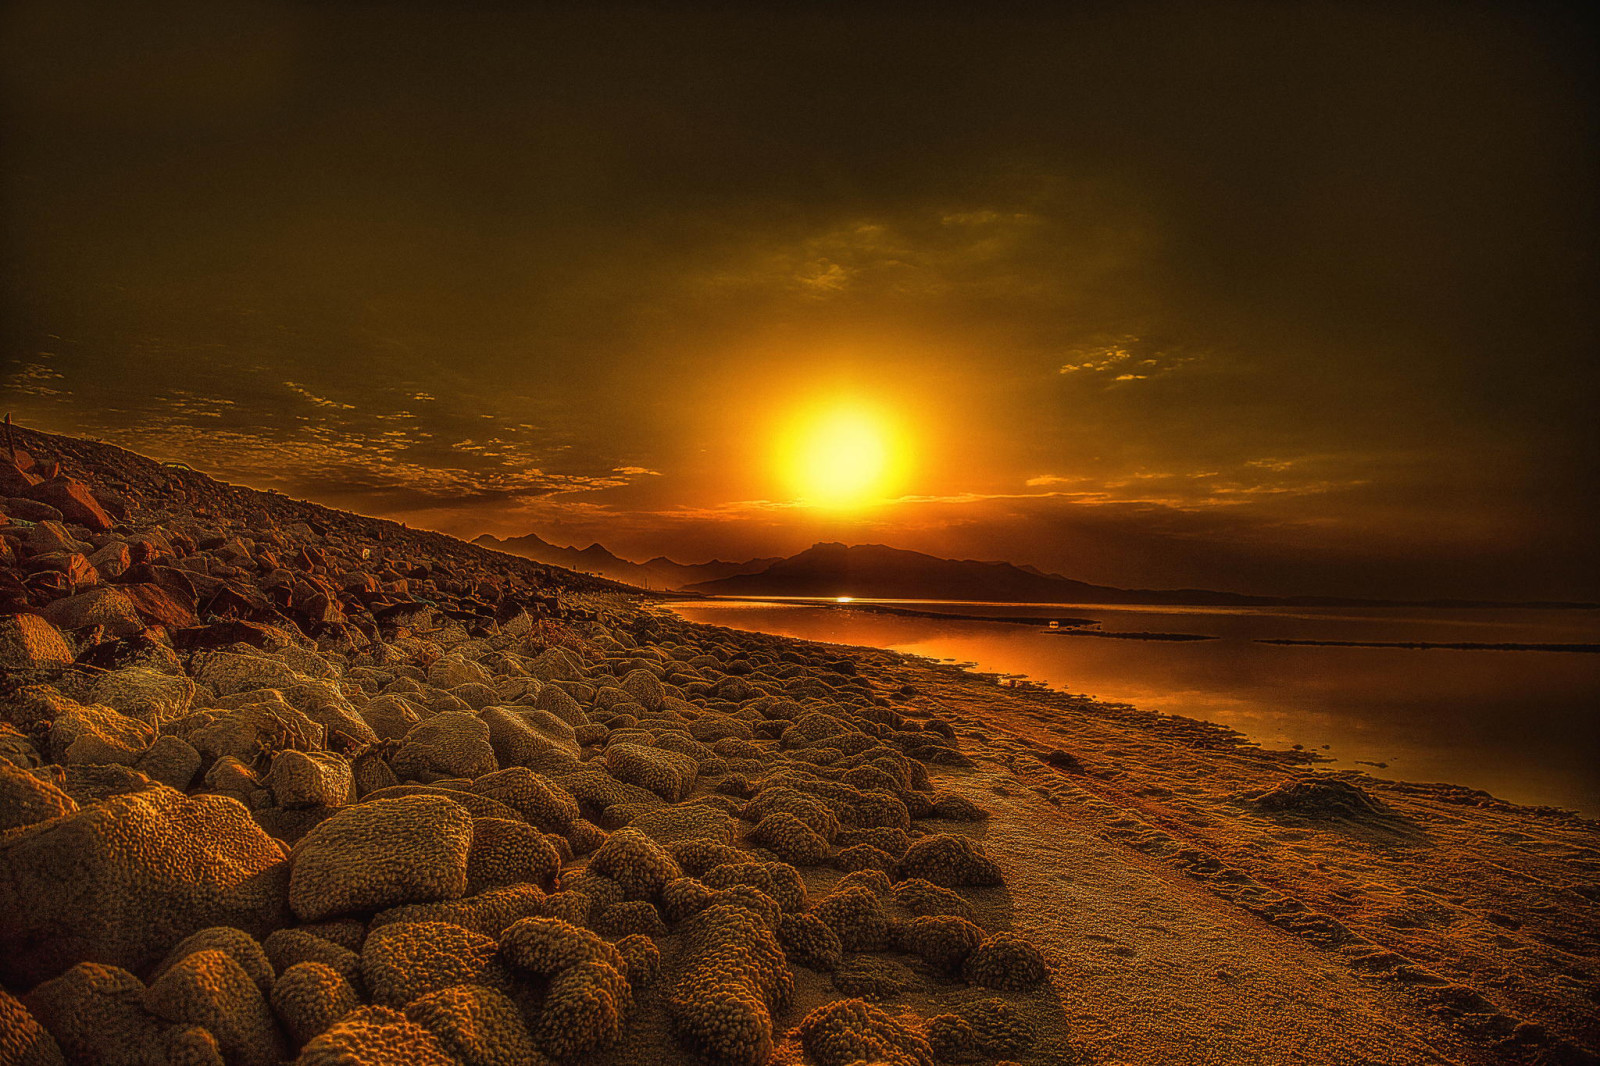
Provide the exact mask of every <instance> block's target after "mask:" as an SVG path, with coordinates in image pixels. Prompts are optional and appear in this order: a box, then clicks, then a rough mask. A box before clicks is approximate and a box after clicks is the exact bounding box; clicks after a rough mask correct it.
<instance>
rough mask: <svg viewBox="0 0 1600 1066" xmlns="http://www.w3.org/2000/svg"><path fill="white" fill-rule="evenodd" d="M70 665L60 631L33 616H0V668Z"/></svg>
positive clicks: (69, 651)
mask: <svg viewBox="0 0 1600 1066" xmlns="http://www.w3.org/2000/svg"><path fill="white" fill-rule="evenodd" d="M70 662H72V649H71V648H69V647H67V642H66V640H65V639H64V638H63V637H62V636H61V631H60V630H59V629H57V628H56V627H55V626H54V625H52V624H51V623H49V622H48V621H46V620H45V619H43V618H41V617H39V616H38V615H36V614H7V615H0V669H4V670H32V669H37V668H38V667H41V666H51V665H65V664H67V663H70Z"/></svg>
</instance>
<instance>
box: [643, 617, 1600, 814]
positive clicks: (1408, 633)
mask: <svg viewBox="0 0 1600 1066" xmlns="http://www.w3.org/2000/svg"><path fill="white" fill-rule="evenodd" d="M914 606H915V607H916V608H917V609H919V610H923V609H927V610H934V611H940V610H942V611H955V610H961V609H965V610H968V611H977V612H978V613H982V614H985V615H993V616H998V615H1000V614H1001V613H1002V612H1001V611H999V610H997V609H996V608H1000V607H1003V608H1006V609H1008V610H1010V611H1015V612H1018V613H1026V614H1029V615H1030V616H1032V617H1037V618H1049V617H1051V616H1052V614H1051V612H1055V613H1056V614H1068V613H1071V614H1073V615H1075V616H1082V617H1091V618H1095V619H1097V620H1099V621H1101V623H1102V625H1103V628H1105V629H1108V630H1124V631H1164V632H1187V633H1204V634H1207V635H1211V636H1215V637H1217V638H1219V639H1216V640H1208V641H1196V642H1184V643H1163V642H1151V641H1132V640H1106V639H1092V638H1085V637H1075V636H1071V635H1068V634H1064V633H1059V632H1051V631H1050V630H1048V629H1046V628H1043V627H1031V626H1017V625H1010V624H1007V623H1004V622H983V621H975V620H972V619H969V618H959V617H955V616H952V617H950V618H926V617H907V616H901V615H891V614H880V613H873V612H868V611H861V610H852V609H840V608H832V607H830V608H824V607H817V606H808V605H804V604H800V603H787V604H775V603H743V602H733V601H717V602H706V603H700V602H697V603H680V604H675V605H674V610H676V611H678V613H680V614H681V615H683V616H684V617H685V618H688V619H690V620H691V621H697V622H709V623H712V624H715V625H724V626H730V627H734V628H739V629H750V630H755V631H759V632H764V633H774V634H780V635H785V636H794V637H801V638H804V639H807V640H822V641H831V642H836V643H843V644H861V645H870V646H874V647H883V648H892V649H894V650H896V651H904V652H912V653H915V654H919V655H929V656H934V657H936V658H947V659H953V660H956V661H960V662H973V663H976V664H977V665H978V668H979V669H982V670H987V671H993V672H997V673H1008V674H1018V675H1022V676H1025V677H1028V678H1031V679H1033V680H1036V681H1040V682H1043V683H1045V684H1048V685H1051V686H1052V687H1055V688H1059V689H1064V690H1067V691H1071V692H1081V693H1086V694H1088V695H1092V696H1096V697H1098V698H1100V699H1105V700H1113V701H1119V702H1124V703H1131V704H1134V705H1136V706H1139V707H1143V708H1146V709H1148V710H1156V711H1164V712H1167V713H1171V714H1183V715H1188V716H1191V717H1195V718H1203V719H1207V720H1209V721H1214V722H1219V723H1221V724H1223V725H1227V726H1231V727H1232V728H1234V729H1237V730H1239V731H1240V732H1242V733H1245V734H1247V735H1249V736H1251V737H1252V738H1254V739H1256V740H1259V741H1262V742H1263V743H1266V744H1269V745H1273V746H1283V747H1287V746H1289V745H1292V744H1302V745H1304V746H1305V747H1307V748H1311V749H1315V750H1322V749H1323V748H1324V746H1326V749H1327V750H1326V752H1325V754H1327V755H1330V756H1332V757H1333V760H1334V761H1333V762H1331V763H1329V764H1328V765H1331V766H1342V767H1354V768H1359V769H1365V770H1368V771H1369V772H1371V773H1374V774H1377V775H1379V776H1387V777H1393V778H1398V779H1402V780H1412V781H1450V782H1454V783H1457V784H1463V785H1470V786H1472V787H1474V788H1482V789H1487V790H1488V791H1490V792H1492V793H1494V794H1495V795H1497V796H1501V797H1503V798H1506V799H1510V800H1515V801H1517V802H1521V803H1543V804H1553V805H1557V806H1565V807H1572V808H1575V809H1578V810H1581V811H1584V812H1585V813H1587V814H1590V815H1600V774H1597V773H1596V770H1595V766H1596V764H1597V762H1600V760H1597V758H1596V756H1597V755H1600V655H1583V654H1570V653H1559V652H1504V651H1444V650H1438V651H1417V650H1409V649H1396V648H1338V647H1283V646H1276V645H1267V644H1258V643H1254V641H1255V640H1256V639H1257V638H1276V637H1290V638H1315V639H1331V640H1426V641H1465V640H1470V641H1479V642H1500V641H1517V642H1546V643H1580V642H1595V641H1596V640H1597V634H1596V630H1597V628H1600V627H1597V625H1596V619H1595V615H1594V614H1593V613H1592V612H1577V611H1534V610H1519V611H1492V612H1491V611H1469V612H1451V611H1419V610H1413V609H1406V608H1396V609H1393V610H1391V611H1387V612H1386V611H1383V610H1379V609H1361V610H1355V611H1345V610H1333V609H1321V608H1319V609H1311V610H1308V609H1295V610H1294V611H1292V612H1288V613H1284V614H1274V613H1272V612H1271V611H1267V610H1262V609H1244V610H1238V609H1228V608H1224V609H1217V608H1165V607H1163V608H1129V607H1106V606H1103V605H1082V604H1079V605H1069V606H1070V607H1071V608H1072V610H1071V611H1070V612H1068V611H1066V610H1064V609H1063V607H1061V606H1050V607H1040V606H1038V605H1031V604H1030V605H992V604H991V605H984V606H982V607H981V608H977V607H975V606H974V605H971V604H962V605H949V604H944V605H940V604H929V603H918V604H915V605H914ZM1365 763H1384V764H1386V766H1385V767H1384V768H1375V767H1371V766H1368V765H1364V764H1365Z"/></svg>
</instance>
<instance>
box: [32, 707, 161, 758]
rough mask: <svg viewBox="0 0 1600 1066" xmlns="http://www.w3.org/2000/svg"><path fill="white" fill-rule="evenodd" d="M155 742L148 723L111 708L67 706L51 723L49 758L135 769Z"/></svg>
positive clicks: (153, 733)
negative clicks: (142, 756)
mask: <svg viewBox="0 0 1600 1066" xmlns="http://www.w3.org/2000/svg"><path fill="white" fill-rule="evenodd" d="M154 739H155V731H154V730H153V729H151V728H150V726H149V725H148V724H147V723H145V722H141V721H139V720H138V719H136V718H129V717H128V716H127V715H125V714H122V713H120V712H118V711H114V710H112V709H111V708H110V707H103V706H100V705H99V704H92V705H88V706H85V705H84V704H81V703H68V704H66V705H64V706H63V708H62V711H61V713H60V714H58V715H56V717H55V720H54V721H52V722H51V723H50V757H51V761H53V762H57V763H88V764H92V765H101V764H105V763H115V764H116V765H118V766H132V765H133V764H134V763H136V762H138V761H139V756H140V755H142V754H144V750H145V749H146V748H148V747H149V746H150V742H151V741H152V740H154Z"/></svg>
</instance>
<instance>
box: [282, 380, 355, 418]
mask: <svg viewBox="0 0 1600 1066" xmlns="http://www.w3.org/2000/svg"><path fill="white" fill-rule="evenodd" d="M283 387H284V388H286V389H288V390H289V391H290V392H293V393H296V394H297V395H299V396H301V397H303V398H305V399H306V400H308V401H310V402H311V403H313V404H315V405H316V406H318V407H337V408H339V409H340V410H343V411H354V410H355V409H356V405H355V404H353V403H340V402H339V401H337V400H329V399H325V398H324V397H321V396H318V395H317V394H316V393H314V392H312V391H311V390H310V389H307V388H306V387H305V386H304V385H299V384H296V383H295V382H293V381H285V382H284V383H283Z"/></svg>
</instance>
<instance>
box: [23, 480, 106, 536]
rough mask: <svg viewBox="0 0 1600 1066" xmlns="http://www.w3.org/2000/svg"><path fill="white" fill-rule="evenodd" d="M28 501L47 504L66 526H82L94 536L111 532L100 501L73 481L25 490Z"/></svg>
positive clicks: (50, 483) (53, 482) (78, 482)
mask: <svg viewBox="0 0 1600 1066" xmlns="http://www.w3.org/2000/svg"><path fill="white" fill-rule="evenodd" d="M28 497H29V498H30V499H34V500H38V501H39V502H40V503H44V504H49V505H50V506H51V507H54V508H55V509H56V510H58V511H60V512H61V516H62V517H63V518H65V519H66V520H67V521H68V522H72V523H75V524H76V525H80V526H84V527H86V528H88V529H91V530H93V531H94V532H96V533H105V532H107V531H109V530H110V529H111V526H112V521H111V516H110V515H108V514H106V511H105V508H104V507H101V506H100V501H99V500H96V499H95V498H94V493H92V492H90V491H89V486H88V485H85V484H84V483H83V482H81V481H79V480H77V479H76V478H70V477H53V478H51V479H50V480H48V481H44V482H41V483H40V484H38V485H35V486H33V488H31V489H29V490H28Z"/></svg>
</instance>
